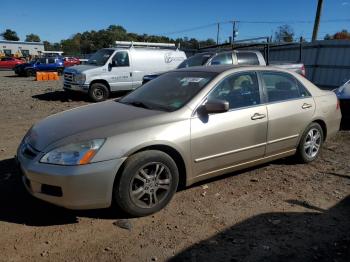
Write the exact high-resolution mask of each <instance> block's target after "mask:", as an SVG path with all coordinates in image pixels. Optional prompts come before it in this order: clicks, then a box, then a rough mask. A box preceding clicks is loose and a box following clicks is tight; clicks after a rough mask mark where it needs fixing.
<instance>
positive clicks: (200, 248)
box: [0, 71, 350, 261]
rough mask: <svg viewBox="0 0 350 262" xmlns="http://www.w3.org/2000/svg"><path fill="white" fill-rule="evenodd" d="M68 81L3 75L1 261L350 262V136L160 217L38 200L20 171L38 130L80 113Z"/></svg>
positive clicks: (234, 180) (216, 187) (197, 195)
mask: <svg viewBox="0 0 350 262" xmlns="http://www.w3.org/2000/svg"><path fill="white" fill-rule="evenodd" d="M61 87H62V81H49V82H36V81H34V80H33V78H18V77H15V76H14V75H13V73H12V72H11V71H0V112H1V114H0V254H1V255H0V261H40V260H44V261H105V260H107V261H164V260H174V261H350V220H349V217H350V132H349V131H341V132H339V134H338V135H337V136H336V138H335V139H333V140H332V141H328V142H327V143H326V144H325V146H324V149H323V151H322V154H321V157H320V158H319V159H318V160H317V161H315V162H313V163H311V164H308V165H304V164H303V165H302V164H296V163H295V162H294V161H293V160H292V159H289V158H288V159H282V160H278V161H275V162H273V163H270V164H266V165H262V166H259V167H257V168H253V169H249V170H244V171H242V172H237V173H233V174H229V175H226V176H223V177H220V178H217V179H213V180H210V181H205V182H204V183H201V184H197V185H195V186H192V187H190V188H187V189H184V190H182V191H180V192H178V193H177V194H176V195H175V197H174V199H173V200H172V202H171V203H170V205H169V206H167V207H166V208H165V209H164V210H162V211H161V212H159V213H157V214H155V215H152V216H148V217H144V218H136V219H135V218H128V217H126V216H125V215H123V214H121V213H120V212H118V211H117V210H112V209H105V210H91V211H71V210H66V209H62V208H59V207H56V206H53V205H50V204H47V203H44V202H42V201H39V200H36V199H34V198H32V197H31V196H29V195H28V194H27V193H26V192H25V190H24V189H23V187H22V185H21V183H20V178H19V176H18V171H17V168H16V165H15V162H14V158H13V156H14V154H15V151H16V148H17V146H18V144H19V142H20V140H21V138H22V137H23V135H24V134H25V132H26V131H27V130H28V128H30V126H32V125H33V124H34V123H35V122H36V121H38V120H40V119H42V118H43V117H45V116H48V115H50V114H53V113H56V112H59V111H63V110H67V109H70V108H73V107H77V106H81V105H84V104H86V103H88V102H87V101H84V99H85V98H84V97H82V96H77V97H74V99H71V98H69V97H67V96H66V95H65V94H64V92H63V91H62V88H61Z"/></svg>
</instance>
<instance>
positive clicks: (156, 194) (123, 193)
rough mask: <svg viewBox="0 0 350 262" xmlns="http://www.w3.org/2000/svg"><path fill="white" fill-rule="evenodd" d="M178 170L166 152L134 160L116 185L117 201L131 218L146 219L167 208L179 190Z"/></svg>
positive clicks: (146, 153) (153, 152) (143, 154)
mask: <svg viewBox="0 0 350 262" xmlns="http://www.w3.org/2000/svg"><path fill="white" fill-rule="evenodd" d="M178 183H179V173H178V168H177V166H176V163H175V162H174V160H173V159H172V158H171V157H170V156H169V155H167V154H166V153H164V152H161V151H157V150H149V151H143V152H140V153H137V154H135V155H133V156H131V157H130V158H129V159H128V160H127V162H126V164H125V166H124V169H123V171H122V174H120V177H118V178H117V179H116V182H115V185H114V193H113V195H114V200H115V202H116V204H117V205H118V206H119V207H120V208H121V209H122V210H123V211H125V212H126V213H127V214H129V215H132V216H137V217H139V216H146V215H149V214H152V213H155V212H157V211H159V210H161V209H162V208H164V207H165V206H166V205H167V204H168V203H169V201H170V200H171V198H172V197H173V195H174V194H175V192H176V190H177V186H178Z"/></svg>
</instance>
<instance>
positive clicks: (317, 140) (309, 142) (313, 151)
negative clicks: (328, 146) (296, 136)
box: [304, 128, 322, 158]
mask: <svg viewBox="0 0 350 262" xmlns="http://www.w3.org/2000/svg"><path fill="white" fill-rule="evenodd" d="M321 138H322V137H321V134H320V131H319V130H318V129H316V128H311V129H310V130H309V132H308V133H307V135H306V138H305V142H304V150H305V154H306V155H307V156H308V157H309V158H314V157H315V156H316V155H317V153H318V151H319V150H320V146H321Z"/></svg>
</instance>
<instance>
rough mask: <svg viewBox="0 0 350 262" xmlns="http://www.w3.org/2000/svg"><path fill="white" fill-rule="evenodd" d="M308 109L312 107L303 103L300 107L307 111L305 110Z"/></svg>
mask: <svg viewBox="0 0 350 262" xmlns="http://www.w3.org/2000/svg"><path fill="white" fill-rule="evenodd" d="M310 107H312V105H311V104H308V103H304V104H303V105H302V106H301V108H302V109H307V108H310Z"/></svg>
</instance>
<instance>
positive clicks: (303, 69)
mask: <svg viewBox="0 0 350 262" xmlns="http://www.w3.org/2000/svg"><path fill="white" fill-rule="evenodd" d="M301 74H302V75H303V76H306V71H305V66H304V65H303V66H302V67H301Z"/></svg>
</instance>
